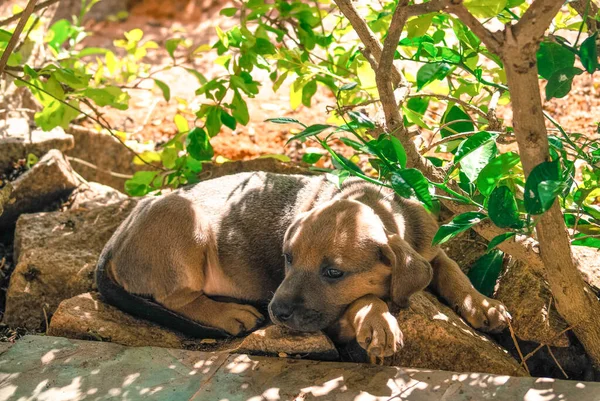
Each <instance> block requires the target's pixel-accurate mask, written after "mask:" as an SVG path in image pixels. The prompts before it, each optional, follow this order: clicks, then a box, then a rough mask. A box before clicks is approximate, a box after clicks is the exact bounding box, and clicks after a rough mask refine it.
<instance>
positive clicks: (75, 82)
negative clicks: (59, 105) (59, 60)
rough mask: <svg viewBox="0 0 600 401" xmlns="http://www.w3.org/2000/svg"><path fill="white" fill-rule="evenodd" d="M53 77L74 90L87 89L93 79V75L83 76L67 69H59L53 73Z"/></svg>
mask: <svg viewBox="0 0 600 401" xmlns="http://www.w3.org/2000/svg"><path fill="white" fill-rule="evenodd" d="M52 76H54V77H56V79H58V81H59V82H61V83H63V84H65V85H68V86H70V87H71V88H73V89H83V88H87V87H88V85H89V83H90V77H91V75H86V74H81V73H78V72H75V71H72V70H69V69H66V68H62V69H57V70H56V71H54V72H53V73H52Z"/></svg>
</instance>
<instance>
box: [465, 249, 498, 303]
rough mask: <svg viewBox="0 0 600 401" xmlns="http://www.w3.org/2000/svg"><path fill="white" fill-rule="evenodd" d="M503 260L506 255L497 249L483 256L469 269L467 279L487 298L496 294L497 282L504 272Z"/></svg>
mask: <svg viewBox="0 0 600 401" xmlns="http://www.w3.org/2000/svg"><path fill="white" fill-rule="evenodd" d="M503 260H504V253H503V252H502V251H500V250H497V249H496V250H493V251H490V252H488V253H486V254H485V255H483V256H481V257H480V258H479V259H477V260H476V261H475V263H473V265H472V266H471V268H470V269H469V273H468V274H467V277H469V280H471V284H473V287H475V289H476V290H477V291H479V292H480V293H482V294H483V295H485V296H486V297H491V296H492V295H493V294H494V288H495V287H496V281H498V277H499V276H500V272H502V263H503Z"/></svg>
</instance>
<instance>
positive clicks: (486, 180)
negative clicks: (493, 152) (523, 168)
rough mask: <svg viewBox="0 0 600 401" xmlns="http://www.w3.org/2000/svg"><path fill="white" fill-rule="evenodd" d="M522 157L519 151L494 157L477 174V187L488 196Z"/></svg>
mask: <svg viewBox="0 0 600 401" xmlns="http://www.w3.org/2000/svg"><path fill="white" fill-rule="evenodd" d="M520 161H521V159H520V158H519V155H518V154H517V153H513V152H507V153H503V154H501V155H499V156H498V157H496V158H495V159H492V160H491V161H490V162H489V163H488V164H487V165H486V166H485V167H484V168H483V170H481V172H480V173H479V176H477V189H479V192H480V193H481V194H482V195H483V196H486V197H487V196H488V195H489V194H491V193H492V190H493V189H494V188H495V187H496V184H497V183H498V181H500V179H501V178H502V177H504V176H505V175H506V174H507V173H508V172H509V171H510V170H511V169H512V168H513V167H515V166H516V165H517V164H519V162H520Z"/></svg>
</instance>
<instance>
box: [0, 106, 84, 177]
mask: <svg viewBox="0 0 600 401" xmlns="http://www.w3.org/2000/svg"><path fill="white" fill-rule="evenodd" d="M73 146H74V142H73V136H72V135H68V134H65V132H64V130H63V129H62V128H60V127H57V128H54V129H53V130H52V131H48V132H45V131H42V130H40V129H35V130H33V131H30V129H29V122H28V121H27V119H24V118H7V119H6V120H0V170H5V169H7V168H9V167H10V165H11V163H13V162H15V161H17V160H19V159H24V158H26V157H27V155H28V154H29V153H33V154H34V155H36V156H37V157H40V158H41V157H42V156H43V155H45V154H46V153H47V152H48V151H49V150H50V149H58V150H60V151H62V152H64V151H66V150H69V149H72V148H73Z"/></svg>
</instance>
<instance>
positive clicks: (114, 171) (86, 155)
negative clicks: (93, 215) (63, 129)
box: [67, 126, 154, 191]
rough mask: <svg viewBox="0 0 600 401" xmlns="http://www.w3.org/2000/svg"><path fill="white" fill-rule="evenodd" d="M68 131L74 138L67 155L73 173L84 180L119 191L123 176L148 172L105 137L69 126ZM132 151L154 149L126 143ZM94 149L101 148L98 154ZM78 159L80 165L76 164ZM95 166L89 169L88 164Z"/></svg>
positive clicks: (120, 147)
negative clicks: (70, 157) (69, 158)
mask: <svg viewBox="0 0 600 401" xmlns="http://www.w3.org/2000/svg"><path fill="white" fill-rule="evenodd" d="M68 132H69V133H70V134H72V135H73V137H74V138H75V147H74V148H73V149H72V150H70V151H69V152H68V153H67V154H68V155H69V156H72V157H74V158H75V159H73V160H72V163H73V166H74V168H75V170H76V171H77V172H78V173H79V174H81V176H82V177H83V178H85V179H86V180H88V181H93V182H98V183H100V184H104V185H108V186H110V187H113V188H115V189H117V190H119V191H122V190H123V188H124V187H125V181H126V180H127V176H131V175H133V174H134V173H135V172H136V171H140V170H148V169H149V167H148V166H146V165H137V164H134V163H133V158H134V156H133V154H132V153H131V152H130V151H129V150H128V149H127V148H126V147H125V146H123V144H122V143H121V142H119V141H118V140H117V139H115V138H114V137H112V136H111V135H109V134H106V133H103V132H98V131H96V130H93V129H89V128H86V127H80V126H70V127H69V130H68ZM127 145H128V146H130V147H132V149H133V150H135V151H136V152H140V153H141V152H143V151H146V150H154V147H153V146H146V145H141V144H135V143H132V142H130V141H128V143H127ZM98 149H102V151H101V152H99V151H98ZM79 160H82V161H83V162H81V161H79ZM90 163H91V164H92V165H94V166H95V167H90V166H89V165H88V164H90Z"/></svg>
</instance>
